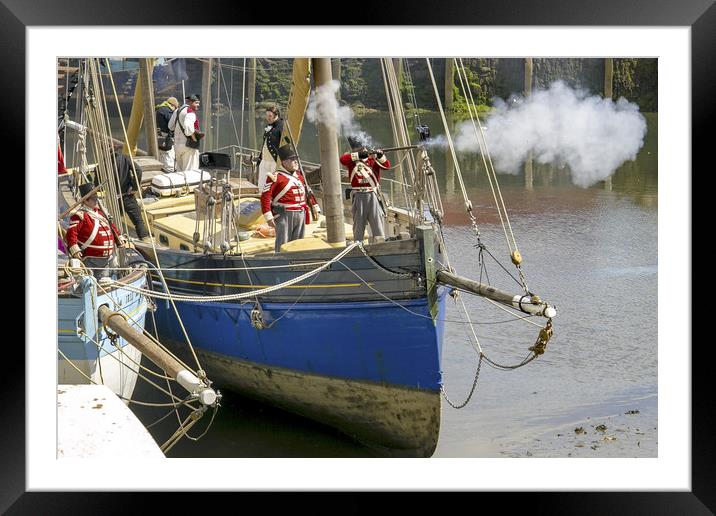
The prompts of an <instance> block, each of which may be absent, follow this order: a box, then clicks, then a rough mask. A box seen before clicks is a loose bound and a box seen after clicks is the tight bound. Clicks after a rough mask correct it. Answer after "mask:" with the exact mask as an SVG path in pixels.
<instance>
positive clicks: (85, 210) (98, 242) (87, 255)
mask: <svg viewBox="0 0 716 516" xmlns="http://www.w3.org/2000/svg"><path fill="white" fill-rule="evenodd" d="M93 188H94V185H92V184H91V183H86V184H83V185H80V188H79V191H80V197H84V196H85V195H87V194H88V193H89V192H90V191H91V190H92V189H93ZM115 234H116V235H117V236H118V237H119V241H118V242H117V245H119V246H124V245H125V244H126V241H125V239H124V237H122V236H121V235H120V233H119V231H118V230H117V228H116V227H115V226H114V224H112V223H111V222H109V221H108V220H107V217H106V215H105V214H104V212H103V211H102V210H100V209H99V200H98V199H97V193H96V192H95V193H94V194H93V195H91V196H90V197H88V198H87V199H85V200H84V201H83V202H82V205H81V206H80V208H79V209H78V210H77V211H76V212H75V213H74V214H73V215H72V217H70V227H69V228H68V229H67V234H66V236H65V240H66V242H67V249H68V251H69V253H70V256H72V257H73V258H80V259H82V261H83V262H84V264H85V265H86V266H87V267H89V268H90V269H91V270H92V274H94V276H95V277H96V278H103V277H110V276H111V275H112V273H113V271H112V269H111V267H113V266H115V263H116V259H115V253H114V246H115V238H114V235H115Z"/></svg>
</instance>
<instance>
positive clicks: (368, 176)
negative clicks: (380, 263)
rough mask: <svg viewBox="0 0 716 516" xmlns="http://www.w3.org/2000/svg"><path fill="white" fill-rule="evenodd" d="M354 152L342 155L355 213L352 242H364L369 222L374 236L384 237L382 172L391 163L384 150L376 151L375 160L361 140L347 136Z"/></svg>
mask: <svg viewBox="0 0 716 516" xmlns="http://www.w3.org/2000/svg"><path fill="white" fill-rule="evenodd" d="M348 143H349V144H350V146H351V152H347V153H345V154H343V155H342V156H341V158H340V161H341V165H343V166H345V167H346V168H347V169H348V177H349V179H350V182H351V202H352V213H353V240H355V241H356V242H359V241H362V240H363V235H364V234H365V226H366V222H367V223H368V224H370V229H371V231H372V233H373V239H375V237H378V236H379V237H383V238H384V237H385V229H384V222H383V221H384V219H385V213H384V211H383V208H382V207H381V205H380V202H379V199H378V193H379V191H378V190H379V188H380V171H381V170H387V169H389V168H390V161H388V158H386V157H385V154H383V151H382V150H380V149H378V150H377V151H375V157H373V156H372V155H371V153H369V152H368V149H367V148H366V146H365V145H364V144H363V142H362V141H361V140H359V139H358V138H354V137H350V136H349V137H348Z"/></svg>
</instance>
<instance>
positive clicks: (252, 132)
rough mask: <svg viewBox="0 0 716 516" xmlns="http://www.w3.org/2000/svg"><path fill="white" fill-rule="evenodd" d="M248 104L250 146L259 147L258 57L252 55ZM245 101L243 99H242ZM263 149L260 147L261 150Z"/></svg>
mask: <svg viewBox="0 0 716 516" xmlns="http://www.w3.org/2000/svg"><path fill="white" fill-rule="evenodd" d="M248 83H249V86H248V101H247V102H248V105H247V106H246V109H247V111H248V115H249V116H248V119H249V147H251V148H252V149H256V148H258V141H257V139H256V58H255V57H252V58H251V59H249V78H248ZM242 102H243V99H242ZM260 151H261V149H259V152H260Z"/></svg>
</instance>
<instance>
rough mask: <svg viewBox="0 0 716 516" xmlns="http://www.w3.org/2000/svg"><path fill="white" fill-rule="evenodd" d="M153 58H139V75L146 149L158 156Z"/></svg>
mask: <svg viewBox="0 0 716 516" xmlns="http://www.w3.org/2000/svg"><path fill="white" fill-rule="evenodd" d="M153 71H154V59H152V58H149V59H147V58H142V59H140V60H139V76H140V77H141V79H142V80H141V81H140V82H141V83H142V99H143V102H144V127H145V129H144V131H145V132H146V134H147V149H149V153H150V154H151V155H152V156H154V157H155V158H159V145H158V144H157V119H156V116H155V114H154V104H155V103H154V81H153V79H152V73H153Z"/></svg>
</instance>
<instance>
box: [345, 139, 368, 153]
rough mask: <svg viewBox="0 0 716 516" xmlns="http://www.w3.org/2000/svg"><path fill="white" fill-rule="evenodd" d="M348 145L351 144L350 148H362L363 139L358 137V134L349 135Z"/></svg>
mask: <svg viewBox="0 0 716 516" xmlns="http://www.w3.org/2000/svg"><path fill="white" fill-rule="evenodd" d="M348 145H350V146H351V149H354V150H355V149H362V148H363V146H364V145H365V144H364V143H363V140H362V139H361V138H359V137H358V136H349V137H348Z"/></svg>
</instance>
